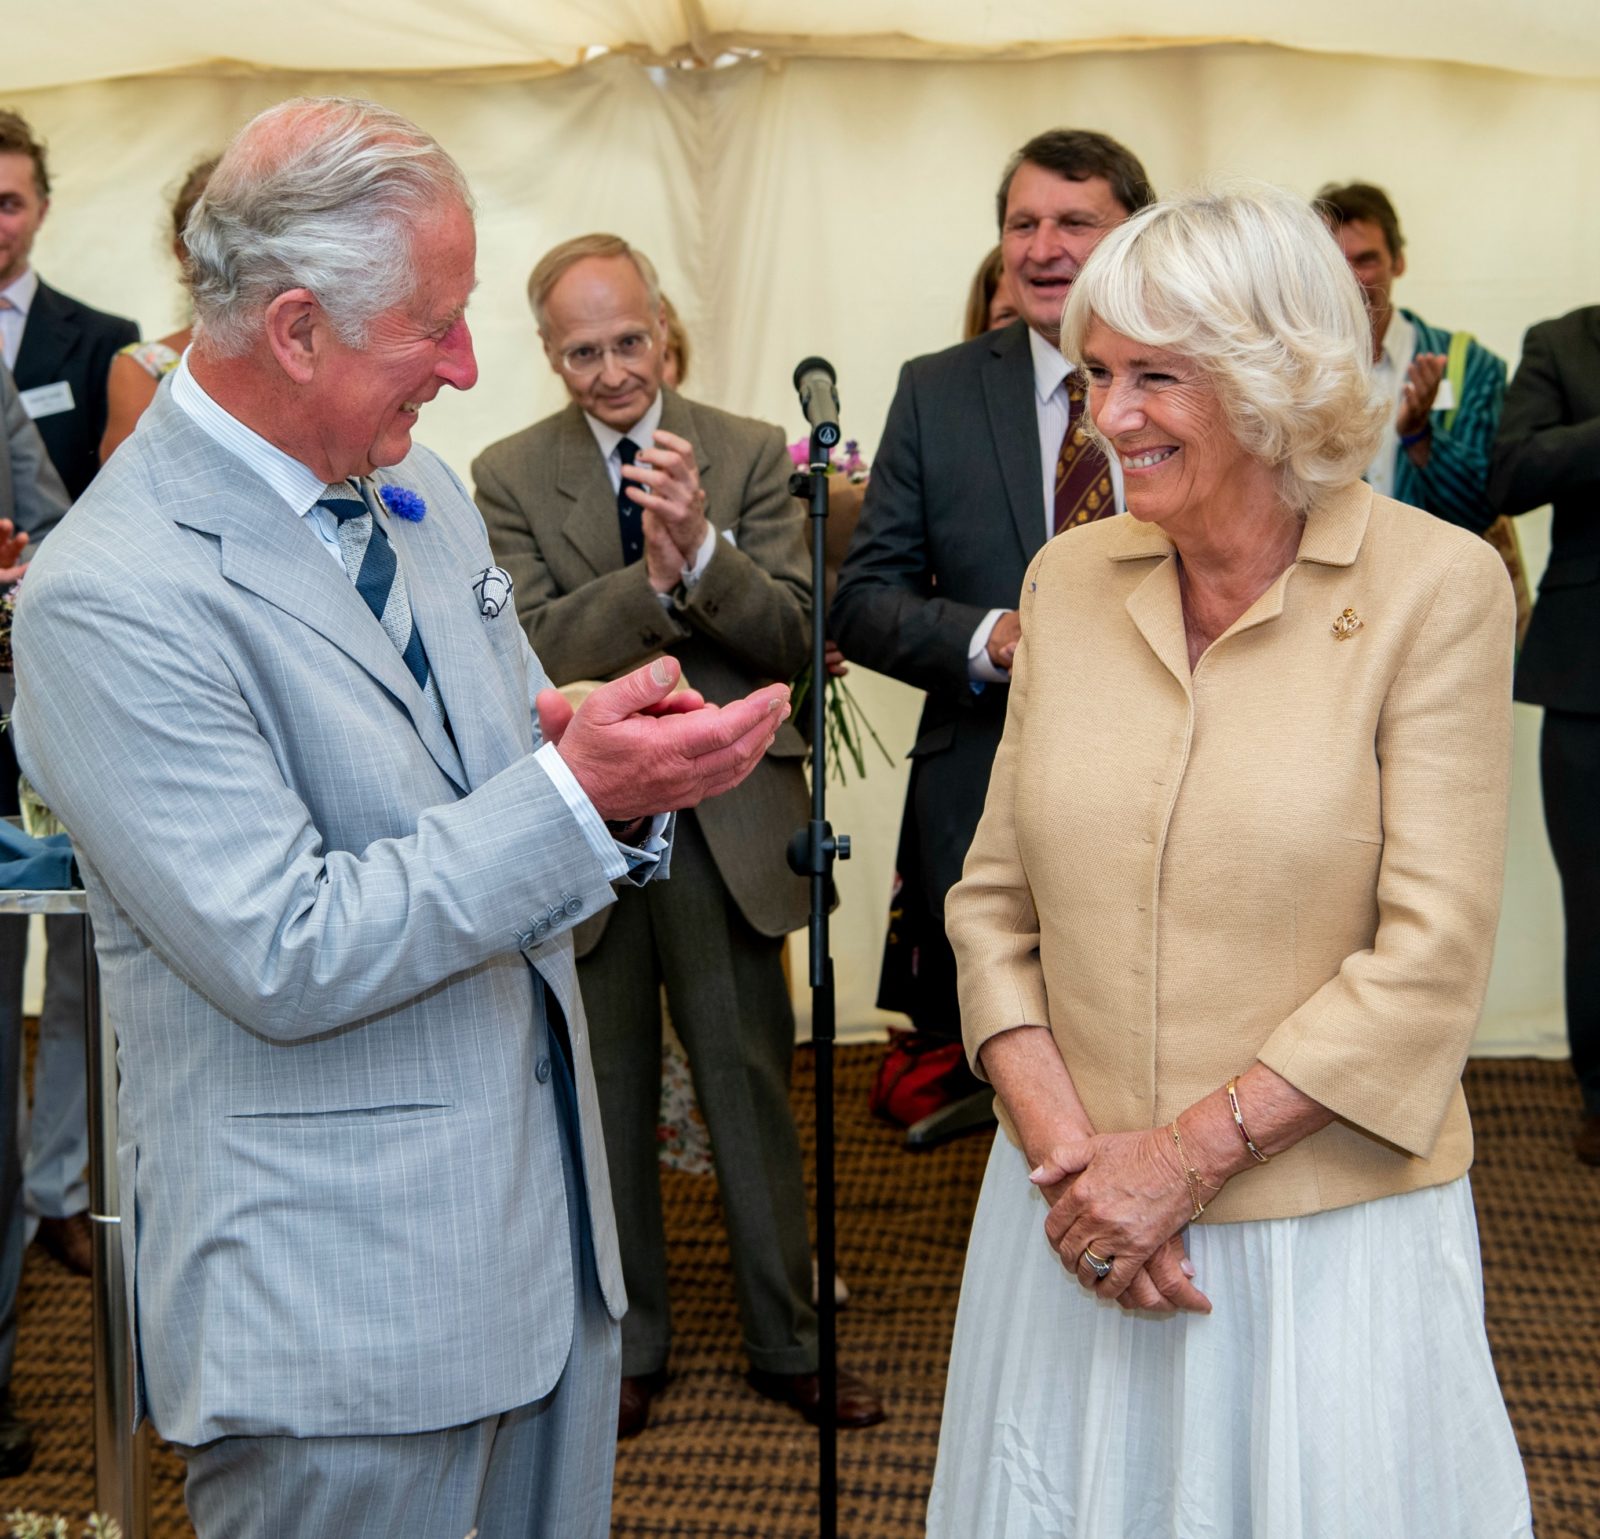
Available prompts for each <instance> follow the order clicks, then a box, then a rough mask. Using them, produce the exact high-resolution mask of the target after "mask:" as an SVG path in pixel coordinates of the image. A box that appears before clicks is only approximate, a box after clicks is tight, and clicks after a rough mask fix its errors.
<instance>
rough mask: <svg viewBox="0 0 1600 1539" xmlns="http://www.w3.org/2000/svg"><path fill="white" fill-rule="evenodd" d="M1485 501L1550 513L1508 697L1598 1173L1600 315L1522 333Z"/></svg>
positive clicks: (1583, 1155)
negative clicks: (1538, 735) (1533, 730)
mask: <svg viewBox="0 0 1600 1539" xmlns="http://www.w3.org/2000/svg"><path fill="white" fill-rule="evenodd" d="M1489 497H1490V500H1491V501H1492V502H1493V503H1494V504H1495V506H1496V508H1497V509H1498V510H1499V511H1500V512H1502V513H1526V512H1527V511H1528V509H1529V508H1538V507H1543V506H1544V504H1545V503H1547V502H1548V503H1550V504H1552V506H1553V508H1554V513H1555V517H1554V521H1553V523H1552V524H1551V529H1550V562H1549V565H1548V566H1546V567H1545V571H1544V577H1543V579H1542V580H1541V582H1540V584H1539V600H1538V602H1537V603H1536V604H1535V605H1534V608H1533V619H1532V620H1531V622H1530V623H1529V626H1528V636H1527V640H1526V642H1525V643H1524V644H1523V648H1522V655H1521V657H1520V658H1519V659H1518V662H1517V676H1516V697H1517V699H1518V700H1525V701H1527V702H1528V703H1529V704H1530V705H1542V706H1543V707H1544V729H1543V735H1542V739H1541V743H1540V779H1541V783H1542V786H1543V790H1544V818H1545V827H1546V828H1547V829H1548V831H1549V834H1550V848H1551V851H1552V852H1553V853H1554V855H1555V859H1556V866H1557V869H1558V870H1559V871H1560V872H1561V891H1562V899H1563V906H1564V908H1565V910H1566V920H1567V942H1566V947H1567V950H1566V956H1567V963H1566V992H1567V1037H1568V1040H1569V1041H1570V1043H1571V1045H1572V1068H1573V1071H1574V1073H1576V1075H1577V1076H1578V1085H1579V1088H1580V1090H1581V1091H1582V1093H1583V1121H1582V1123H1581V1125H1580V1127H1579V1129H1578V1133H1577V1137H1576V1138H1575V1140H1574V1149H1575V1151H1576V1153H1577V1156H1578V1158H1579V1159H1580V1160H1582V1161H1583V1162H1584V1163H1585V1164H1587V1165H1600V800H1597V798H1596V796H1595V787H1596V786H1600V520H1597V517H1596V515H1597V514H1600V305H1591V306H1589V307H1588V308H1586V309H1582V310H1574V311H1573V312H1572V313H1571V314H1570V315H1564V316H1562V317H1561V319H1559V320H1554V321H1541V322H1540V323H1539V324H1538V325H1537V326H1535V327H1533V328H1532V329H1531V330H1530V331H1529V332H1528V335H1527V337H1526V338H1525V339H1524V341H1523V344H1522V362H1521V363H1520V364H1518V365H1517V372H1516V376H1515V378H1513V379H1512V381H1511V388H1510V389H1509V390H1508V391H1507V392H1506V403H1505V409H1504V411H1503V412H1502V413H1501V416H1500V433H1499V437H1498V438H1497V439H1496V441H1495V446H1494V463H1493V468H1492V469H1491V471H1490V474H1489Z"/></svg>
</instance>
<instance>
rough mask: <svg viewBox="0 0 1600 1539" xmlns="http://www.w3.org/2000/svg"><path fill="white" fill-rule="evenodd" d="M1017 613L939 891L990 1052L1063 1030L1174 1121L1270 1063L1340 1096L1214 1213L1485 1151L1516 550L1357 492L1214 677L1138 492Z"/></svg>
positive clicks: (1045, 566) (1260, 605) (1101, 1072)
mask: <svg viewBox="0 0 1600 1539" xmlns="http://www.w3.org/2000/svg"><path fill="white" fill-rule="evenodd" d="M1346 611H1349V612H1350V616H1349V619H1350V621H1357V620H1358V621H1359V622H1360V624H1359V627H1356V628H1353V629H1351V628H1350V625H1349V624H1348V623H1347V624H1346V626H1345V627H1344V628H1345V629H1346V630H1347V631H1348V632H1349V633H1348V634H1345V635H1342V636H1341V635H1340V634H1339V632H1338V631H1336V630H1335V626H1334V622H1335V621H1336V620H1338V619H1340V617H1341V616H1343V615H1345V613H1346ZM1021 614H1022V635H1023V641H1022V645H1021V646H1020V647H1019V649H1018V653H1017V664H1016V668H1015V670H1014V673H1013V677H1012V683H1011V701H1010V709H1009V714H1008V716H1007V719H1006V728H1005V737H1004V740H1003V742H1002V743H1001V746H1000V751H999V754H998V756H997V758H996V760H995V768H994V779H993V781H992V783H991V785H990V787H989V797H988V801H987V803H986V805H985V808H984V814H983V821H982V823H981V824H980V825H979V828H978V832H977V836H976V838H975V840H974V842H973V845H972V849H971V852H970V854H969V855H968V857H967V862H966V867H965V872H964V875H963V878H962V880H961V882H960V884H959V885H958V886H957V887H956V888H954V889H953V891H952V892H951V894H950V899H949V905H948V910H947V915H948V925H949V932H950V939H951V941H952V943H953V944H954V947H955V952H956V957H957V961H958V963H959V967H960V993H961V1016H962V1021H963V1024H964V1027H965V1032H966V1040H967V1049H968V1052H969V1054H970V1055H971V1057H972V1061H973V1063H974V1065H975V1066H979V1060H978V1050H979V1049H980V1048H981V1047H982V1046H983V1044H984V1043H985V1042H987V1041H988V1040H989V1038H990V1037H992V1036H994V1035H995V1034H996V1033H998V1032H1002V1031H1007V1030H1009V1029H1011V1028H1013V1027H1016V1026H1019V1025H1024V1024H1038V1025H1048V1026H1049V1027H1050V1029H1051V1031H1052V1032H1053V1034H1054V1036H1055V1040H1056V1043H1057V1045H1058V1046H1059V1047H1060V1049H1061V1056H1062V1058H1063V1059H1064V1060H1065V1062H1066V1065H1067V1067H1068V1069H1069V1070H1070V1071H1071V1073H1072V1077H1073V1080H1074V1082H1075V1084H1076V1085H1077V1088H1078V1092H1079V1094H1080V1095H1081V1096H1082V1098H1083V1103H1084V1107H1085V1108H1086V1110H1087V1111H1088V1114H1089V1116H1090V1117H1091V1118H1092V1119H1093V1122H1094V1126H1095V1128H1096V1130H1097V1131H1100V1132H1113V1131H1127V1130H1133V1129H1140V1128H1149V1127H1155V1126H1159V1125H1162V1124H1165V1123H1167V1122H1170V1121H1171V1120H1172V1118H1173V1117H1174V1116H1176V1115H1177V1113H1178V1112H1180V1111H1182V1110H1183V1109H1184V1108H1185V1107H1187V1106H1189V1105H1191V1104H1192V1103H1193V1102H1195V1101H1196V1100H1198V1099H1200V1098H1201V1097H1202V1096H1204V1095H1206V1094H1207V1093H1208V1092H1210V1091H1213V1090H1215V1089H1216V1088H1217V1087H1218V1086H1219V1085H1221V1084H1223V1083H1224V1082H1226V1080H1227V1079H1228V1078H1229V1076H1230V1075H1234V1074H1238V1073H1242V1072H1243V1071H1244V1070H1245V1069H1246V1068H1248V1067H1249V1066H1250V1064H1251V1062H1252V1061H1253V1060H1255V1059H1260V1060H1261V1062H1263V1063H1265V1064H1267V1065H1268V1066H1269V1067H1271V1068H1273V1069H1275V1070H1277V1072H1278V1073H1279V1074H1281V1075H1283V1077H1284V1078H1285V1079H1287V1080H1288V1081H1289V1082H1290V1083H1291V1084H1292V1085H1294V1086H1296V1087H1297V1088H1298V1089H1300V1090H1302V1091H1304V1092H1305V1093H1306V1094H1307V1095H1309V1096H1311V1097H1313V1098H1314V1099H1316V1100H1317V1101H1320V1102H1321V1103H1322V1104H1323V1105H1324V1106H1326V1107H1328V1108H1329V1109H1330V1110H1331V1111H1333V1112H1334V1114H1335V1115H1336V1117H1337V1119H1338V1120H1337V1121H1335V1122H1334V1123H1333V1124H1331V1125H1330V1126H1329V1127H1327V1128H1326V1129H1324V1130H1323V1131H1322V1132H1320V1133H1317V1134H1315V1135H1313V1136H1312V1137H1310V1138H1307V1139H1305V1140H1303V1141H1302V1142H1301V1143H1299V1144H1298V1145H1296V1146H1295V1147H1294V1148H1293V1149H1291V1150H1289V1151H1287V1152H1286V1153H1284V1154H1281V1155H1279V1156H1278V1157H1277V1158H1276V1159H1274V1160H1273V1161H1272V1163H1271V1164H1270V1165H1263V1166H1259V1167H1256V1168H1255V1169H1252V1170H1250V1171H1247V1172H1246V1173H1245V1174H1244V1175H1242V1176H1239V1177H1238V1178H1236V1179H1235V1180H1233V1181H1231V1182H1230V1183H1229V1184H1228V1186H1227V1188H1226V1189H1225V1190H1224V1191H1223V1192H1222V1194H1221V1195H1220V1196H1219V1197H1218V1198H1217V1199H1216V1201H1215V1202H1214V1203H1213V1204H1212V1205H1211V1208H1210V1209H1209V1211H1208V1212H1207V1214H1206V1217H1207V1219H1210V1220H1216V1221H1221V1222H1229V1221H1235V1220H1240V1219H1261V1218H1280V1217H1287V1216H1290V1215H1294V1214H1301V1213H1312V1212H1317V1211H1319V1210H1321V1209H1324V1208H1337V1207H1343V1206H1345V1205H1347V1204H1349V1203H1354V1202H1364V1201H1367V1200H1369V1199H1371V1198H1376V1197H1384V1196H1388V1195H1390V1194H1392V1193H1396V1192H1403V1191H1410V1190H1412V1189H1413V1188H1417V1187H1424V1186H1432V1185H1438V1184H1440V1183H1442V1182H1445V1181H1449V1180H1453V1179H1454V1178H1455V1177H1457V1176H1459V1175H1461V1174H1462V1173H1463V1172H1464V1171H1465V1170H1466V1169H1467V1167H1468V1166H1469V1165H1470V1164H1471V1162H1472V1129H1471V1125H1470V1123H1469V1121H1468V1118H1467V1108H1466V1102H1465V1100H1464V1098H1463V1096H1462V1093H1461V1068H1462V1064H1463V1062H1464V1061H1465V1058H1466V1053H1467V1048H1468V1044H1469V1043H1470V1042H1471V1040H1472V1034H1473V1031H1474V1029H1475V1027H1476V1024H1477V1019H1478V1011H1479V1008H1480V1007H1481V1005H1482V1002H1483V993H1484V988H1485V986H1486V983H1487V979H1488V974H1489V961H1490V955H1491V952H1492V950H1493V946H1494V936H1495V924H1496V920H1497V918H1498V914H1499V908H1500V883H1501V870H1502V866H1503V863H1504V854H1505V831H1506V799H1507V792H1508V779H1509V771H1510V744H1511V664H1512V627H1513V623H1514V608H1513V601H1512V593H1511V587H1510V584H1509V583H1508V582H1507V580H1506V572H1505V567H1504V566H1503V564H1502V563H1501V561H1500V559H1499V557H1498V556H1497V555H1496V553H1495V552H1494V550H1493V549H1491V548H1490V546H1488V545H1487V544H1485V543H1484V542H1483V541H1482V540H1480V539H1477V538H1475V537H1474V536H1472V535H1470V534H1468V533H1466V532H1465V531H1463V530H1461V529H1457V528H1454V527H1452V526H1451V525H1449V524H1445V523H1443V522H1441V521H1440V520H1439V519H1436V518H1434V517H1432V516H1431V515H1429V514H1427V513H1423V512H1421V511H1419V510H1418V509H1415V508H1411V507H1407V506H1405V505H1404V504H1402V503H1398V502H1392V501H1390V500H1389V499H1388V498H1386V497H1378V496H1375V495H1374V493H1373V492H1372V490H1371V488H1370V487H1367V486H1365V485H1363V484H1360V483H1358V484H1356V485H1354V486H1351V487H1348V488H1346V489H1344V490H1342V491H1340V492H1337V493H1334V494H1332V495H1331V496H1329V497H1328V498H1326V499H1325V500H1324V501H1323V502H1322V504H1321V505H1319V506H1318V507H1316V508H1314V509H1313V510H1312V511H1311V513H1310V514H1309V515H1308V516H1307V519H1306V525H1305V530H1304V533H1303V534H1302V537H1301V541H1300V549H1299V553H1298V555H1297V556H1296V559H1295V562H1294V564H1293V565H1292V566H1291V567H1289V569H1288V570H1287V571H1285V572H1284V573H1283V574H1282V575H1281V576H1280V577H1279V578H1278V580H1277V581H1276V582H1274V583H1273V585H1272V586H1271V587H1270V588H1269V589H1268V590H1267V591H1266V592H1265V593H1264V594H1262V596H1261V597H1260V598H1259V599H1258V600H1257V601H1256V602H1255V604H1253V605H1252V606H1251V608H1250V609H1249V610H1248V611H1247V612H1246V613H1245V614H1244V615H1243V616H1241V617H1240V619H1239V620H1237V621H1236V622H1235V623H1234V624H1233V625H1232V626H1231V627H1230V628H1229V629H1228V631H1226V632H1225V633H1224V634H1223V635H1222V636H1220V637H1219V638H1218V639H1217V641H1216V642H1215V643H1213V645H1212V646H1211V647H1210V649H1209V650H1208V651H1207V652H1206V653H1205V655H1204V656H1203V657H1202V658H1201V659H1200V661H1199V664H1198V665H1197V666H1196V667H1195V669H1194V671H1193V674H1192V675H1191V673H1190V669H1189V662H1188V652H1187V649H1186V645H1185V641H1184V630H1183V614H1182V608H1181V604H1180V599H1179V592H1178V569H1177V563H1176V558H1175V554H1174V551H1173V547H1172V544H1171V542H1170V541H1169V540H1168V539H1167V538H1166V536H1165V535H1164V534H1162V533H1161V531H1160V530H1159V529H1158V528H1156V527H1153V526H1151V525H1147V524H1141V523H1139V522H1137V521H1136V520H1135V519H1133V518H1131V517H1129V516H1128V515H1126V514H1124V515H1122V516H1120V517H1117V518H1111V519H1106V520H1103V521H1102V522H1100V523H1096V524H1090V525H1087V526H1086V527H1084V528H1082V529H1076V530H1073V531H1072V533H1071V534H1070V535H1069V536H1068V537H1067V538H1065V539H1055V540H1051V541H1050V542H1049V543H1048V544H1047V545H1046V546H1045V547H1044V549H1043V550H1042V551H1041V552H1040V553H1039V555H1038V556H1037V557H1036V558H1035V560H1034V562H1033V565H1032V567H1031V568H1030V569H1029V573H1028V578H1027V581H1026V582H1025V583H1024V585H1023V594H1022V603H1021ZM979 1069H980V1072H981V1066H979ZM1246 1110H1247V1111H1248V1107H1247V1108H1246ZM1002 1120H1003V1121H1004V1118H1003V1117H1002ZM1006 1127H1007V1131H1008V1133H1010V1134H1011V1136H1012V1138H1013V1140H1015V1136H1016V1135H1015V1132H1014V1130H1013V1129H1012V1128H1011V1127H1010V1125H1009V1123H1007V1124H1006Z"/></svg>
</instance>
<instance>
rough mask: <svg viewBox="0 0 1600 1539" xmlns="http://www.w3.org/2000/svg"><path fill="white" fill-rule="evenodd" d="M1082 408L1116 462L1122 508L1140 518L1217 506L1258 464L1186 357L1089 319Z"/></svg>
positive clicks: (1157, 520) (1161, 520)
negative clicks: (1124, 502)
mask: <svg viewBox="0 0 1600 1539" xmlns="http://www.w3.org/2000/svg"><path fill="white" fill-rule="evenodd" d="M1083 366H1084V373H1085V375H1086V376H1087V378H1088V384H1089V412H1090V415H1091V416H1092V417H1093V418H1094V424H1095V426H1096V427H1097V428H1098V429H1099V430H1100V432H1101V434H1102V435H1103V436H1104V438H1105V439H1106V441H1107V442H1108V443H1109V444H1110V445H1111V448H1112V452H1113V453H1115V454H1116V455H1117V457H1118V459H1119V460H1120V461H1121V463H1122V481H1123V486H1124V488H1125V490H1126V493H1127V499H1128V511H1129V512H1130V513H1131V514H1132V515H1133V516H1134V517H1135V518H1138V519H1142V520H1143V521H1145V522H1146V523H1152V524H1166V523H1167V522H1168V521H1169V520H1170V519H1172V518H1173V517H1175V516H1179V515H1183V514H1186V513H1194V514H1198V515H1200V516H1201V517H1202V518H1203V517H1204V516H1205V515H1206V514H1208V513H1211V512H1215V511H1221V509H1222V508H1223V507H1224V506H1225V505H1226V502H1227V501H1228V500H1230V499H1232V498H1235V497H1236V496H1237V495H1238V493H1239V491H1240V489H1241V483H1242V482H1243V481H1245V480H1247V479H1251V480H1253V479H1254V476H1255V475H1257V474H1259V472H1260V471H1261V469H1262V467H1261V466H1260V465H1259V464H1258V463H1257V462H1256V461H1255V460H1253V459H1252V458H1251V456H1250V455H1249V454H1247V453H1246V452H1245V450H1244V449H1243V448H1242V447H1241V446H1240V444H1239V441H1238V440H1237V439H1236V438H1235V437H1234V436H1233V430H1232V428H1231V427H1230V426H1229V424H1228V420H1227V416H1226V414H1225V413H1224V412H1223V409H1222V401H1221V399H1220V398H1219V397H1218V395H1217V391H1216V387H1215V386H1214V385H1213V384H1212V382H1211V379H1210V377H1209V376H1208V375H1207V374H1206V373H1205V371H1204V370H1203V369H1202V368H1201V367H1200V365H1199V364H1198V363H1197V362H1196V361H1195V360H1194V359H1193V358H1189V357H1185V356H1183V355H1182V354H1179V353H1172V352H1167V351H1165V350H1164V349H1162V348H1155V347H1150V346H1148V345H1147V344H1146V343H1143V342H1135V341H1132V340H1131V339H1130V338H1128V337H1125V336H1123V335H1122V333H1121V332H1117V331H1113V330H1111V328H1110V327H1109V326H1106V325H1104V324H1103V323H1102V322H1100V321H1098V320H1095V321H1092V322H1091V323H1090V325H1089V330H1088V334H1087V335H1086V336H1085V338H1084V344H1083Z"/></svg>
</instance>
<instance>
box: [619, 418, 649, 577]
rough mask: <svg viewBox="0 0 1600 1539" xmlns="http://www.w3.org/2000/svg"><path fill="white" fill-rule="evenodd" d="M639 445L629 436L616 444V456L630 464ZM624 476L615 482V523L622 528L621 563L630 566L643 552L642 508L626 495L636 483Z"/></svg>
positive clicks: (624, 462)
mask: <svg viewBox="0 0 1600 1539" xmlns="http://www.w3.org/2000/svg"><path fill="white" fill-rule="evenodd" d="M638 452H639V446H638V444H636V443H635V442H634V441H633V440H632V439H631V438H624V439H623V440H622V442H621V443H619V444H618V445H617V458H618V459H619V460H621V461H622V463H623V464H624V465H631V464H632V463H633V461H634V456H635V455H637V454H638ZM637 484H638V483H637V482H634V481H630V480H629V479H628V478H627V477H626V476H623V477H622V479H621V480H620V481H619V482H618V484H617V524H618V525H619V527H620V528H621V530H622V564H623V565H624V566H632V565H633V563H634V562H635V561H637V560H638V559H639V557H640V556H642V555H643V554H644V509H643V508H641V507H640V506H639V504H638V503H636V502H635V501H634V500H633V498H631V497H630V496H629V495H628V488H629V487H630V486H635V485H637Z"/></svg>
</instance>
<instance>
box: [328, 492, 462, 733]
mask: <svg viewBox="0 0 1600 1539" xmlns="http://www.w3.org/2000/svg"><path fill="white" fill-rule="evenodd" d="M317 506H318V507H319V508H326V509H327V510H328V511H329V512H330V513H331V514H333V516H334V517H335V518H336V519H338V521H339V555H340V557H341V558H342V559H343V561H344V569H345V571H346V573H347V574H348V575H349V578H350V581H351V582H353V583H354V584H355V588H356V592H357V593H359V594H360V595H361V597H362V598H363V599H364V600H365V601H366V605H367V608H368V609H370V610H371V611H372V613H373V616H374V618H375V619H376V620H377V622H378V624H379V625H381V626H382V627H383V629H384V634H385V635H387V636H388V638H389V640H390V641H392V642H393V643H394V648H395V651H397V652H398V653H399V654H400V659H401V661H402V662H403V663H404V664H405V665H406V667H407V668H408V669H410V670H411V677H412V678H414V679H415V680H416V681H417V687H418V688H419V689H420V690H421V691H422V693H423V694H424V695H426V696H427V699H428V704H429V705H430V706H431V707H432V708H433V714H434V715H435V716H437V717H438V718H439V720H440V721H443V720H444V702H443V701H441V700H440V698H439V688H438V686H437V685H436V684H435V683H434V681H433V673H432V670H431V669H430V668H429V667H428V654H427V652H426V651H424V650H423V646H422V637H421V635H420V634H419V633H418V631H417V628H416V626H415V624H414V623H413V622H412V617H411V595H410V594H409V593H408V592H407V591H406V577H405V573H404V572H402V571H401V570H400V563H399V562H398V561H397V560H396V559H395V554H394V547H393V546H392V545H391V544H390V543H389V536H388V535H386V534H385V533H384V532H383V526H382V525H381V524H380V523H379V522H378V521H377V520H376V519H375V518H373V516H372V508H371V506H370V505H369V503H368V501H367V499H366V497H365V495H364V494H363V492H362V490H361V488H360V486H359V484H358V483H356V482H353V481H340V482H336V483H335V484H334V485H332V486H330V487H328V488H327V493H326V495H325V496H323V497H319V498H318V499H317Z"/></svg>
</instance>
